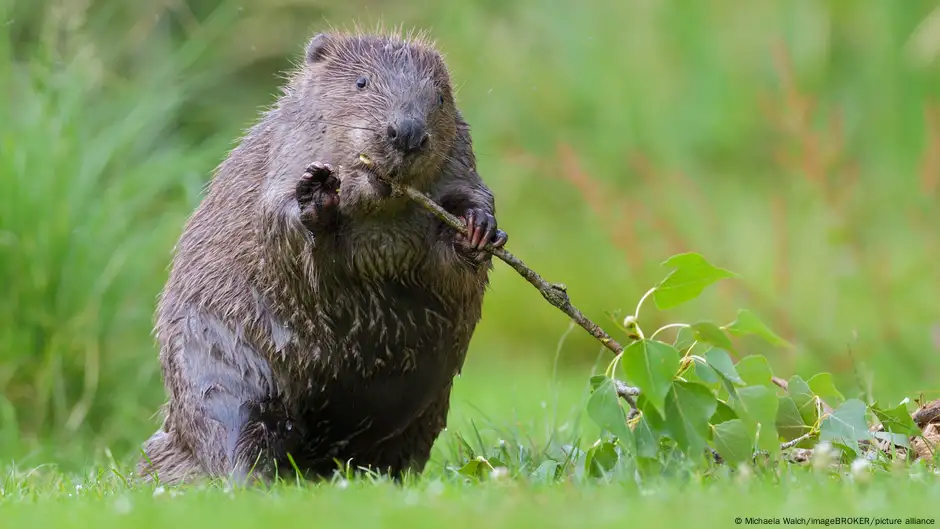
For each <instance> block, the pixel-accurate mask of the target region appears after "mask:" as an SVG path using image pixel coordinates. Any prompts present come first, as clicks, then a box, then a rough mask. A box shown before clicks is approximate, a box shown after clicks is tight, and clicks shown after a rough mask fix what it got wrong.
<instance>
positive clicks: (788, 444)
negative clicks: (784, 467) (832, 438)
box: [780, 431, 816, 450]
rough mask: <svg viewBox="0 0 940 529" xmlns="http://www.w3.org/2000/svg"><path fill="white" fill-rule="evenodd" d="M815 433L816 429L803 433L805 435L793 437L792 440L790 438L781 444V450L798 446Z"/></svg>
mask: <svg viewBox="0 0 940 529" xmlns="http://www.w3.org/2000/svg"><path fill="white" fill-rule="evenodd" d="M815 433H816V432H815V431H809V432H806V433H805V434H803V435H801V436H799V437H797V438H796V439H792V440H790V441H787V442H785V443H782V444H781V445H780V449H781V450H786V449H787V448H793V447H794V446H796V445H798V444H800V443H802V442H803V441H805V440H807V439H809V438H810V437H812V436H813V435H814V434H815Z"/></svg>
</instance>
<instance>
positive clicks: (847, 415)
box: [819, 399, 871, 452]
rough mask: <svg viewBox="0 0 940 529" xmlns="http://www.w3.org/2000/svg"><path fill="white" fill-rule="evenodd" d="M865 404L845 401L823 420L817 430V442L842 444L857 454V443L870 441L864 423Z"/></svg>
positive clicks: (856, 401) (851, 400)
mask: <svg viewBox="0 0 940 529" xmlns="http://www.w3.org/2000/svg"><path fill="white" fill-rule="evenodd" d="M865 409H866V408H865V403H864V402H862V401H860V400H858V399H849V400H847V401H845V403H843V404H842V406H840V407H839V408H838V409H836V410H835V411H833V412H832V413H831V414H830V415H829V416H828V417H826V418H825V419H823V422H822V425H821V426H820V428H819V440H820V441H831V442H833V444H835V443H842V444H845V445H847V446H849V447H851V448H852V449H853V450H854V451H855V452H858V441H862V440H865V439H871V434H870V433H869V431H868V423H867V422H866V421H865Z"/></svg>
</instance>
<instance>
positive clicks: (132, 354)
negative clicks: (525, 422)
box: [0, 0, 940, 465]
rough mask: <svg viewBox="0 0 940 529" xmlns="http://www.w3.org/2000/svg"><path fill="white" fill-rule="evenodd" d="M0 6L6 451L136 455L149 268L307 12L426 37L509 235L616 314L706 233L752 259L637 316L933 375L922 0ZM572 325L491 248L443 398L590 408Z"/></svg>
mask: <svg viewBox="0 0 940 529" xmlns="http://www.w3.org/2000/svg"><path fill="white" fill-rule="evenodd" d="M0 6H2V7H0V34H2V37H0V80H2V82H0V89H2V90H3V98H2V103H0V285H2V296H0V456H2V457H3V458H4V460H6V461H10V460H12V459H19V460H22V458H25V460H26V461H30V462H32V463H40V462H43V461H58V462H64V461H69V462H73V463H74V464H76V465H80V464H82V462H84V461H86V460H90V459H92V458H95V457H100V454H102V453H103V452H104V451H105V450H106V449H110V450H111V452H112V453H113V454H114V456H115V457H127V456H133V454H134V452H135V450H136V444H137V443H139V442H140V441H141V440H143V439H144V438H145V437H146V436H147V435H149V434H150V433H151V432H152V431H153V429H154V428H156V422H155V419H154V417H153V414H154V413H155V411H156V409H157V406H158V405H159V404H160V403H161V402H162V400H163V389H162V385H161V382H160V376H159V370H158V363H157V357H156V354H157V353H156V347H155V345H154V341H153V338H152V335H151V324H152V314H153V310H154V304H155V300H156V296H157V294H158V292H159V290H160V288H161V287H162V284H163V281H164V279H165V277H166V272H167V265H168V264H169V259H170V252H171V250H172V247H173V244H174V242H175V241H176V238H177V237H178V235H179V233H180V230H181V228H182V224H183V222H184V221H185V219H186V217H187V215H188V214H189V213H190V212H191V211H192V209H193V208H194V207H195V205H196V204H197V203H198V200H199V198H200V193H201V189H202V186H203V185H204V184H205V182H206V180H207V178H208V177H209V175H210V174H211V171H212V169H213V167H214V166H215V165H216V164H217V163H219V162H220V161H221V159H222V158H223V157H224V156H225V155H226V153H227V151H228V149H230V148H231V147H232V146H233V145H234V142H235V141H236V139H237V138H238V136H239V135H240V133H241V132H242V130H243V129H244V128H245V127H247V126H248V125H250V124H251V123H252V122H253V121H254V119H255V118H256V116H257V112H258V111H259V110H260V109H262V108H263V107H265V106H266V105H269V104H270V103H271V102H272V101H273V100H274V97H275V94H276V93H277V92H276V91H277V87H278V85H279V84H280V83H281V82H282V81H283V75H284V72H285V71H286V70H287V69H289V68H290V67H291V66H292V64H294V63H295V62H296V61H298V60H299V57H300V55H299V54H300V52H301V50H302V47H303V45H304V43H305V42H306V40H307V39H308V38H309V37H310V36H311V35H312V34H313V32H315V31H317V30H319V29H323V28H325V27H327V25H330V24H332V25H335V26H338V27H349V26H351V25H352V24H353V23H355V22H358V23H360V24H362V25H364V26H366V27H371V26H374V24H375V23H376V22H377V21H380V20H383V21H384V22H385V23H386V24H387V25H390V26H398V25H402V26H404V27H405V28H406V29H407V28H412V27H418V28H426V29H428V30H429V31H430V32H431V34H432V35H433V37H434V38H436V39H437V41H438V43H439V44H440V46H441V48H442V50H443V51H444V52H445V53H446V57H447V59H448V61H449V64H450V66H451V68H452V71H453V76H454V79H455V82H456V84H457V86H458V104H459V105H460V107H461V109H462V110H463V112H464V114H465V116H466V118H467V119H468V121H469V122H470V123H471V125H472V127H473V134H474V140H475V146H476V152H477V156H478V162H479V168H480V172H481V174H482V175H483V176H484V178H485V179H486V181H487V182H488V183H489V185H490V186H491V187H492V188H493V190H494V191H495V194H496V196H497V209H498V218H499V221H500V224H501V226H502V227H503V228H504V229H505V230H506V231H507V232H508V233H509V234H510V243H509V246H508V247H509V249H510V250H511V251H512V252H513V253H515V254H516V255H517V256H519V257H520V258H522V259H523V260H524V261H525V262H526V263H527V264H529V265H531V266H532V267H533V268H535V269H536V270H538V271H539V272H540V273H541V274H542V275H543V276H544V277H545V278H547V279H548V280H550V281H558V282H564V283H566V284H567V285H568V286H569V292H570V293H571V295H572V298H573V301H574V302H575V304H576V305H578V306H579V307H580V308H582V310H584V311H585V312H586V313H587V314H588V315H589V316H590V317H592V318H593V319H595V321H598V322H599V323H601V325H602V326H604V327H605V328H608V330H610V331H611V332H614V331H616V325H615V324H614V323H613V322H612V321H611V320H610V319H608V317H607V316H606V313H607V312H608V311H610V312H615V311H618V310H619V311H622V312H623V311H629V312H632V310H633V308H634V306H635V304H636V302H637V300H638V299H639V298H640V296H641V295H642V294H643V293H644V292H645V291H646V290H647V289H648V288H649V287H651V286H653V285H654V284H655V283H656V282H657V281H659V280H660V279H661V278H662V277H663V276H664V275H665V273H666V272H667V270H665V269H664V268H663V267H662V266H661V264H660V263H661V262H662V261H664V260H665V259H666V258H668V257H669V256H670V255H672V254H675V253H679V252H684V251H696V252H700V253H702V254H703V255H705V256H706V257H707V258H708V259H709V260H711V261H712V262H714V263H715V264H717V265H719V266H722V267H726V268H730V269H732V270H734V271H736V272H739V273H740V274H741V278H740V279H738V280H735V281H726V282H724V283H722V284H719V285H718V286H717V287H714V288H712V289H710V290H709V291H708V294H707V295H705V296H703V297H702V298H700V299H699V300H697V301H695V302H693V303H690V304H689V305H688V306H683V307H681V308H680V309H675V310H671V311H668V312H663V313H661V312H658V311H656V310H655V306H654V305H653V304H652V303H650V304H648V305H647V306H646V308H645V310H644V312H643V314H642V315H641V324H643V326H644V327H645V328H649V329H652V328H655V326H657V325H660V324H663V323H669V322H673V321H688V320H694V319H708V320H711V321H714V322H716V323H720V324H721V323H727V322H729V321H731V320H732V319H733V318H734V316H735V313H736V311H737V309H738V308H743V307H746V308H749V309H752V310H753V311H754V312H756V313H757V314H758V315H760V316H761V317H762V318H763V319H764V320H765V321H766V322H767V323H768V324H769V325H770V326H771V327H772V328H774V329H775V330H776V331H777V332H778V333H780V334H781V335H783V336H784V337H785V338H787V339H788V340H790V341H791V342H792V343H793V344H794V345H795V347H793V348H768V347H767V346H766V345H764V344H762V343H761V342H752V341H746V340H745V341H739V342H738V344H739V345H740V347H741V350H742V351H745V352H750V353H762V354H767V355H768V356H769V358H770V360H771V363H772V365H773V367H774V369H775V371H776V373H777V374H778V375H780V376H783V377H789V376H790V375H792V374H794V373H800V374H803V375H810V374H812V373H814V372H815V371H818V370H826V371H830V372H832V373H834V374H836V375H837V380H838V382H839V384H840V388H841V389H842V390H843V392H844V393H846V394H847V395H848V394H851V395H862V394H865V393H867V392H873V393H874V396H875V397H876V398H878V399H879V400H881V401H891V402H896V401H897V399H900V398H903V397H905V396H911V397H916V396H918V395H919V394H920V393H921V392H923V393H924V394H925V395H926V396H929V397H934V398H936V397H938V396H940V395H938V391H937V388H938V387H940V384H938V382H937V381H938V376H940V304H938V303H937V296H938V294H940V269H938V263H940V241H938V236H937V227H938V226H940V211H938V210H937V208H936V204H937V198H938V193H940V189H938V188H940V58H938V55H940V4H938V2H936V1H927V0H905V1H898V0H867V1H865V2H847V1H842V0H830V1H823V0H813V1H809V0H806V1H803V0H764V1H761V2H752V1H746V0H737V1H732V0H714V1H708V2H706V1H698V0H682V1H678V0H677V1H665V0H659V1H657V0H630V1H612V0H608V1H605V0H585V1H582V2H576V1H571V2H560V1H550V0H518V1H497V0H463V1H460V2H446V3H445V2H441V3H430V2H428V3H422V2H417V1H414V0H411V1H406V0H389V1H386V2H379V1H362V0H353V1H349V2H341V1H338V0H323V1H318V0H256V1H253V2H247V1H244V2H224V1H222V0H154V1H151V2H128V1H123V0H49V1H38V0H21V1H20V0H18V1H13V0H0ZM568 329H569V327H568V322H567V321H566V318H565V316H564V315H563V314H561V313H560V312H558V311H557V310H555V309H554V308H552V307H550V306H549V305H547V304H546V303H545V302H544V301H543V300H542V298H541V296H540V295H539V294H538V293H537V292H536V291H535V290H533V289H532V288H531V287H530V286H529V285H528V284H527V283H526V282H525V281H524V280H522V279H521V278H519V277H518V276H517V275H516V274H515V273H514V272H513V271H512V270H510V269H509V268H508V267H506V266H504V265H503V264H502V263H499V262H497V263H496V270H495V274H494V278H493V281H492V289H491V291H490V293H489V295H488V298H487V300H486V308H485V315H484V319H483V322H482V323H481V325H480V327H479V330H478V333H477V334H476V336H475V338H474V341H473V345H472V350H471V355H470V360H469V361H468V366H467V370H466V371H465V374H464V376H463V377H462V378H461V380H460V381H459V384H458V388H457V389H458V394H459V399H457V402H456V404H455V408H456V409H455V413H459V414H463V415H464V416H468V417H473V416H474V413H476V411H475V410H486V412H487V413H488V414H490V415H493V414H495V415H496V416H499V417H506V419H505V420H506V421H507V423H508V422H511V421H512V420H516V419H512V418H510V417H512V416H513V415H512V412H506V409H507V408H509V407H513V408H514V409H515V410H519V409H524V410H528V413H529V415H532V414H535V413H538V410H540V409H543V408H546V404H545V401H546V400H550V399H548V397H549V396H552V395H554V397H553V398H558V396H559V395H561V398H562V399H567V400H565V402H566V403H567V404H568V405H569V406H572V407H576V404H577V399H578V395H579V393H578V391H579V390H580V388H581V386H580V384H582V383H584V382H586V380H587V377H588V376H589V374H590V370H591V368H592V366H593V365H594V364H595V362H597V361H598V359H599V358H601V359H605V358H606V357H605V356H604V353H600V352H599V350H598V344H597V343H596V342H594V341H593V340H592V339H591V338H590V337H589V336H587V335H586V333H584V332H582V331H581V330H580V329H574V330H573V331H571V332H570V333H569V334H567V335H565V333H566V331H568ZM564 336H566V339H565V340H564V342H563V343H562V345H561V346H560V347H558V344H559V340H560V339H562V338H563V337H564ZM618 336H619V334H618ZM556 349H557V350H556ZM556 369H557V377H558V379H559V380H564V381H566V382H565V383H564V384H563V385H562V386H554V385H550V384H548V382H549V379H550V378H551V377H552V374H553V372H555V371H556ZM558 387H562V389H558ZM550 388H555V389H550ZM546 391H555V393H553V394H549V393H544V392H546ZM501 411H502V412H504V413H503V414H502V415H499V414H500V412H501Z"/></svg>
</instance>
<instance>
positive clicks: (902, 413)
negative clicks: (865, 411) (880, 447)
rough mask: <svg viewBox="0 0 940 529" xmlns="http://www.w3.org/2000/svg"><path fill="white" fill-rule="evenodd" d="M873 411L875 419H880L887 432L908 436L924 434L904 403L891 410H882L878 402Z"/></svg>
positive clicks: (873, 406) (872, 408)
mask: <svg viewBox="0 0 940 529" xmlns="http://www.w3.org/2000/svg"><path fill="white" fill-rule="evenodd" d="M871 411H872V413H874V414H875V417H878V420H879V421H881V424H882V425H883V426H884V427H885V430H888V431H889V432H893V433H899V434H904V435H908V436H913V435H922V434H923V432H921V430H920V428H918V427H917V423H915V422H914V419H912V418H911V415H910V414H909V413H908V412H907V406H905V405H904V403H901V404H898V405H897V406H896V407H894V408H891V409H890V410H882V409H880V408H879V407H878V403H877V402H876V403H875V404H873V405H872V407H871Z"/></svg>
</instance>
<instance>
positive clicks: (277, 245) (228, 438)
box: [138, 31, 495, 483]
mask: <svg viewBox="0 0 940 529" xmlns="http://www.w3.org/2000/svg"><path fill="white" fill-rule="evenodd" d="M318 38H319V39H320V40H319V41H318V40H317V38H315V39H314V40H312V41H311V44H310V45H309V47H308V51H307V56H306V59H305V60H304V61H303V63H302V64H300V65H298V68H297V69H296V71H295V72H293V74H292V75H291V77H290V78H289V82H288V83H287V85H286V87H285V88H284V93H283V95H282V97H280V98H279V100H278V101H277V103H276V104H275V105H274V106H273V107H272V108H271V109H270V110H268V111H267V112H265V113H264V114H263V115H262V117H261V119H260V120H259V122H258V123H257V124H256V125H255V126H253V127H252V128H251V129H249V130H248V131H247V133H246V135H245V136H244V137H243V138H242V140H241V142H240V144H239V145H238V146H237V147H236V148H235V149H233V151H232V152H231V153H230V154H229V156H228V157H227V159H226V160H225V161H223V162H222V163H221V164H220V166H219V167H218V168H217V170H216V172H215V174H214V178H213V180H212V182H211V183H210V185H209V186H208V189H207V193H206V196H205V198H204V200H203V201H202V203H201V204H200V205H199V207H198V208H197V209H196V211H195V213H194V214H193V215H192V217H191V218H190V220H189V221H188V223H187V225H186V227H185V229H184V232H183V234H182V236H181V238H180V240H179V243H178V245H177V248H176V250H175V253H174V257H173V262H172V268H171V273H170V277H169V279H168V281H167V284H166V286H165V288H164V290H163V292H162V294H161V297H160V301H159V304H158V309H157V323H156V327H155V332H156V336H157V340H158V342H159V344H160V363H161V367H162V371H163V377H164V383H165V387H166V391H167V393H168V402H167V404H166V405H165V407H164V412H165V419H164V423H163V425H162V427H161V428H160V429H159V430H158V431H157V432H156V433H155V434H154V435H153V436H152V437H151V438H150V439H149V440H148V441H147V442H146V443H145V444H144V452H145V454H146V457H145V458H143V459H142V461H141V463H140V465H139V467H138V471H139V473H140V475H141V476H142V477H143V478H144V479H153V478H157V479H159V480H160V481H161V482H164V483H177V482H181V481H189V480H193V479H198V478H201V477H206V476H212V477H221V476H234V477H235V478H236V479H239V480H244V479H246V477H247V476H248V474H249V472H250V473H251V474H252V475H255V476H259V477H261V478H262V479H268V478H270V477H271V476H272V475H273V473H274V472H275V471H278V472H280V473H282V475H283V473H285V472H286V473H293V465H292V464H290V463H289V462H288V459H287V455H288V454H290V456H291V457H292V458H293V460H294V463H295V464H296V465H297V467H299V469H300V470H301V471H302V472H303V473H304V474H306V475H308V476H319V475H326V474H329V473H330V472H332V471H333V470H334V469H335V468H336V461H341V462H347V461H348V462H350V463H351V464H352V465H353V466H354V467H355V466H360V467H371V468H373V469H375V470H378V471H381V472H390V473H392V474H393V475H400V474H401V473H402V472H404V471H406V470H408V469H412V470H417V471H420V470H422V469H423V468H424V466H425V464H426V462H427V460H428V457H429V454H430V450H431V446H432V444H433V443H434V441H435V439H436V438H437V436H438V435H439V433H440V432H441V431H442V429H443V428H444V425H445V421H446V416H447V411H448V407H449V398H450V392H451V382H452V380H453V377H454V376H455V375H456V374H457V373H458V372H459V371H460V369H461V367H462V365H463V362H464V359H465V356H466V352H467V347H468V345H469V342H470V338H471V335H472V334H473V331H474V328H475V326H476V324H477V322H478V321H479V319H480V311H481V305H482V301H483V295H484V290H485V289H486V287H487V283H488V279H487V276H488V273H489V270H490V268H491V264H490V261H489V259H482V260H481V261H479V262H477V261H475V260H474V259H471V258H468V256H467V255H466V254H464V253H462V252H460V251H458V248H456V247H455V242H454V232H453V230H451V229H449V228H448V227H446V226H443V225H442V224H441V223H440V222H439V221H437V220H436V219H434V218H433V217H432V216H430V215H428V214H427V213H426V212H424V211H423V210H421V209H420V208H419V207H417V206H415V205H413V204H411V203H408V202H406V201H405V200H403V199H400V198H392V197H389V196H388V195H387V193H386V192H383V188H382V186H381V185H380V184H377V183H376V181H375V180H374V178H373V177H372V176H370V175H369V174H368V172H367V171H364V170H363V169H362V167H361V166H360V165H357V160H358V154H359V153H360V152H368V153H369V156H370V158H371V159H373V160H374V161H375V163H376V166H377V167H379V168H381V169H382V170H383V171H388V172H389V173H390V174H395V176H396V178H400V179H402V180H403V181H404V182H406V183H408V184H409V185H412V186H415V187H417V188H419V189H422V190H423V191H425V192H427V193H428V194H429V195H430V196H431V197H432V198H433V199H435V200H436V201H438V203H440V204H442V205H443V206H444V207H445V208H447V209H448V210H450V211H452V212H454V213H455V214H458V215H462V214H463V213H464V212H465V211H466V210H467V208H477V209H479V210H482V211H485V212H488V213H489V214H495V213H494V211H495V208H494V203H493V196H492V194H491V193H490V191H489V189H488V188H487V187H486V185H485V184H484V183H483V182H482V180H481V179H480V177H479V175H478V174H477V172H476V167H475V160H474V154H473V150H472V146H471V138H470V132H469V127H468V126H467V124H466V123H465V122H464V120H463V118H462V117H461V115H460V113H459V111H458V110H457V108H456V106H455V103H454V101H453V92H452V89H451V81H450V76H449V73H448V71H447V68H446V66H445V64H444V62H443V59H442V57H441V55H440V54H439V53H438V52H437V51H436V50H435V47H434V45H433V43H431V42H430V41H428V40H427V39H426V38H424V36H423V35H408V36H404V37H402V36H399V35H396V34H391V33H373V34H371V35H364V34H359V33H342V32H337V31H332V32H330V33H329V34H326V35H324V36H322V37H318ZM363 75H368V76H369V82H370V84H369V90H368V91H362V90H359V91H357V87H356V86H355V85H356V81H357V78H359V77H360V76H363ZM438 95H442V96H443V104H439V99H438ZM434 104H437V107H434ZM396 112H397V113H401V112H405V113H408V112H411V113H413V114H415V115H419V114H420V115H421V116H425V117H426V122H427V130H428V131H429V133H430V135H431V140H430V147H429V149H428V152H427V153H425V154H423V155H421V156H419V157H417V158H416V159H414V160H410V161H406V160H404V159H403V158H402V157H401V156H399V155H397V154H395V153H394V152H392V151H390V150H389V149H387V148H385V147H383V144H382V142H381V141H380V140H379V137H380V135H381V134H382V131H384V130H385V129H384V127H385V123H386V122H388V120H390V119H392V117H393V116H394V115H398V114H396ZM315 160H323V161H326V162H328V163H331V164H333V165H334V166H337V167H338V168H339V169H338V170H337V177H338V179H339V181H340V183H341V188H340V189H341V193H340V199H341V201H340V205H339V218H340V221H338V222H337V223H336V224H334V225H331V227H330V228H324V229H322V230H320V231H314V232H312V231H311V230H309V229H308V228H307V227H306V226H305V225H303V224H302V223H301V221H300V208H299V206H298V202H297V196H296V185H297V181H298V179H299V178H300V176H301V173H303V170H304V166H305V165H306V164H308V163H310V162H312V161H315Z"/></svg>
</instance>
